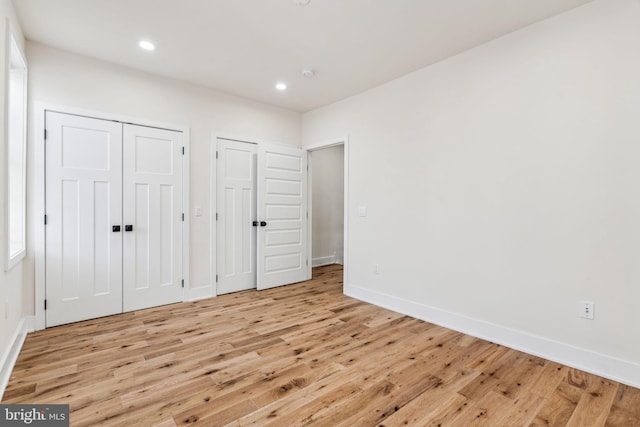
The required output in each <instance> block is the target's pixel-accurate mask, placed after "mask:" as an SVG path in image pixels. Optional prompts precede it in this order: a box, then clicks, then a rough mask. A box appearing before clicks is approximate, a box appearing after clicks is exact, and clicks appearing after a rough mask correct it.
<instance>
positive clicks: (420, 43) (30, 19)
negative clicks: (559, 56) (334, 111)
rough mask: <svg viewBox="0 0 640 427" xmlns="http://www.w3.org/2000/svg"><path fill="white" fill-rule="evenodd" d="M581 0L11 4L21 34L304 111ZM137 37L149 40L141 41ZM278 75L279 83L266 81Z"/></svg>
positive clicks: (26, 0) (18, 0) (40, 0)
mask: <svg viewBox="0 0 640 427" xmlns="http://www.w3.org/2000/svg"><path fill="white" fill-rule="evenodd" d="M589 1H592V0H482V1H479V0H311V2H310V3H309V4H308V5H307V6H300V5H298V4H296V3H295V1H294V0H14V1H13V3H14V5H15V8H16V11H17V13H18V17H19V19H20V22H21V24H22V28H23V30H24V32H25V36H26V37H27V38H28V39H30V40H33V41H36V42H40V43H43V44H46V45H49V46H53V47H56V48H59V49H63V50H67V51H70V52H75V53H78V54H82V55H86V56H90V57H94V58H99V59H102V60H105V61H109V62H113V63H117V64H122V65H125V66H128V67H132V68H135V69H139V70H143V71H147V72H150V73H154V74H159V75H162V76H166V77H171V78H175V79H179V80H183V81H187V82H191V83H195V84H198V85H202V86H207V87H210V88H214V89H218V90H222V91H224V92H227V93H231V94H235V95H239V96H243V97H246V98H251V99H254V100H257V101H261V102H265V103H268V104H271V105H276V106H280V107H284V108H287V109H290V110H294V111H299V112H306V111H309V110H312V109H314V108H317V107H320V106H323V105H327V104H330V103H332V102H335V101H338V100H340V99H343V98H346V97H349V96H351V95H354V94H357V93H359V92H362V91H365V90H367V89H370V88H372V87H375V86H377V85H380V84H382V83H385V82H387V81H389V80H392V79H394V78H397V77H400V76H402V75H405V74H407V73H410V72H412V71H415V70H417V69H420V68H422V67H425V66H427V65H430V64H433V63H434V62H437V61H440V60H442V59H444V58H447V57H450V56H453V55H455V54H457V53H459V52H462V51H464V50H467V49H470V48H472V47H474V46H477V45H479V44H482V43H485V42H487V41H489V40H492V39H495V38H496V37H500V36H502V35H504V34H507V33H509V32H511V31H514V30H517V29H519V28H522V27H524V26H527V25H530V24H532V23H534V22H537V21H540V20H543V19H546V18H548V17H551V16H553V15H556V14H558V13H561V12H563V11H566V10H569V9H571V8H574V7H577V6H579V5H582V4H585V3H588V2H589ZM45 17H46V19H45ZM141 39H148V40H151V41H153V42H154V43H155V44H156V47H157V49H156V50H155V51H154V52H146V51H143V50H141V49H140V48H139V47H138V46H137V43H138V41H139V40H141ZM303 67H312V68H313V69H315V70H316V71H317V75H316V77H314V78H311V79H309V78H304V77H302V76H301V75H300V69H301V68H303ZM279 81H282V82H285V83H286V84H287V85H288V89H287V90H286V91H284V92H280V91H277V90H276V89H275V88H274V86H275V84H276V82H279Z"/></svg>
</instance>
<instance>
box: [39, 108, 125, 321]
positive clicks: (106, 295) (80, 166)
mask: <svg viewBox="0 0 640 427" xmlns="http://www.w3.org/2000/svg"><path fill="white" fill-rule="evenodd" d="M46 128H47V131H46V132H47V138H46V141H45V144H46V160H45V162H46V184H45V186H46V226H45V251H46V255H45V263H46V265H45V270H46V279H45V280H46V311H45V313H46V325H47V326H55V325H61V324H63V323H70V322H76V321H79V320H84V319H91V318H94V317H102V316H108V315H110V314H116V313H121V312H122V233H115V232H113V226H116V225H119V224H122V160H121V159H122V125H121V124H120V123H116V122H109V121H106V120H97V119H90V118H86V117H78V116H72V115H68V114H59V113H52V112H47V115H46Z"/></svg>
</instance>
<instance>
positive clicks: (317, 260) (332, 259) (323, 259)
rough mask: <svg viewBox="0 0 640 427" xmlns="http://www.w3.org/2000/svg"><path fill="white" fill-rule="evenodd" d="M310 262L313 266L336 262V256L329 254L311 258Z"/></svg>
mask: <svg viewBox="0 0 640 427" xmlns="http://www.w3.org/2000/svg"><path fill="white" fill-rule="evenodd" d="M311 264H312V265H313V267H322V266H323V265H331V264H336V256H335V255H331V256H325V257H320V258H313V259H312V260H311Z"/></svg>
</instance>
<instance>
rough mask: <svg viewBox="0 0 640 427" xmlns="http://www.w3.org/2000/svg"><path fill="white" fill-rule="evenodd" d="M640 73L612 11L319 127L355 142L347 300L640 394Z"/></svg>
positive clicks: (636, 10)
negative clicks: (587, 308)
mask: <svg viewBox="0 0 640 427" xmlns="http://www.w3.org/2000/svg"><path fill="white" fill-rule="evenodd" d="M639 76H640V2H639V1H637V0H599V1H596V2H594V3H590V4H587V5H585V6H583V7H580V8H578V9H574V10H572V11H569V12H567V13H565V14H562V15H559V16H556V17H554V18H552V19H549V20H546V21H544V22H541V23H538V24H536V25H533V26H531V27H528V28H525V29H523V30H520V31H518V32H515V33H512V34H509V35H507V36H505V37H502V38H500V39H497V40H494V41H493V42H490V43H488V44H485V45H482V46H480V47H477V48H475V49H473V50H471V51H468V52H465V53H463V54H460V55H458V56H456V57H453V58H450V59H448V60H445V61H442V62H440V63H438V64H435V65H433V66H430V67H427V68H425V69H422V70H420V71H417V72H415V73H412V74H410V75H408V76H405V77H403V78H400V79H398V80H395V81H392V82H390V83H388V84H385V85H383V86H381V87H378V88H375V89H373V90H370V91H368V92H365V93H362V94H360V95H358V96H355V97H352V98H349V99H347V100H344V101H342V102H339V103H336V104H334V105H331V106H328V107H325V108H321V109H319V110H316V111H313V112H310V113H307V114H305V115H304V116H303V141H304V143H305V144H307V145H311V144H314V143H316V142H318V141H323V140H326V139H330V138H333V137H335V136H336V135H345V134H348V135H349V141H350V151H349V153H350V159H351V160H350V165H349V170H350V175H349V183H350V184H349V186H350V188H349V195H350V196H349V198H350V200H349V208H350V212H352V213H353V214H352V215H351V217H350V219H349V230H350V232H349V235H350V237H349V254H348V255H349V266H348V268H349V271H348V277H349V281H350V283H349V284H347V292H349V293H351V294H354V295H359V296H360V297H362V298H367V299H369V300H371V301H374V302H378V303H380V304H385V301H387V303H386V304H387V305H388V306H392V307H394V308H396V309H399V310H404V311H411V312H412V313H417V314H418V315H421V316H422V317H424V318H430V319H432V320H436V321H440V322H441V323H446V324H448V325H449V326H453V327H454V328H458V329H463V330H466V331H468V332H471V333H475V334H476V335H480V336H485V337H487V338H490V339H494V340H496V341H499V342H503V343H507V344H510V345H512V346H515V347H517V348H522V349H525V350H527V351H530V352H533V353H535V352H537V353H539V354H542V355H543V356H546V357H549V358H553V359H556V360H561V361H563V362H565V363H568V364H571V365H573V366H578V367H582V368H584V369H588V370H590V371H592V372H599V373H601V374H603V375H606V376H609V377H611V378H618V379H622V380H623V381H626V382H628V383H633V384H635V385H636V386H639V385H640V340H639V339H638V338H637V337H638V334H639V329H638V325H639V324H640V323H639V322H638V318H637V314H638V302H639V301H640V167H639V161H640V78H639ZM358 206H367V207H368V214H369V215H368V217H366V218H360V217H357V212H358V209H357V208H358ZM374 263H378V264H380V274H379V275H374V274H373V264H374ZM580 300H590V301H594V302H595V320H584V319H580V318H579V317H578V315H577V313H578V301H580Z"/></svg>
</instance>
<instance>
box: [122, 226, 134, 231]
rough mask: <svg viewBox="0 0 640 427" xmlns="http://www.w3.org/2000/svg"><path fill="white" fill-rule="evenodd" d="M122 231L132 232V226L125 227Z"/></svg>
mask: <svg viewBox="0 0 640 427" xmlns="http://www.w3.org/2000/svg"><path fill="white" fill-rule="evenodd" d="M124 231H133V225H125V226H124Z"/></svg>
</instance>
